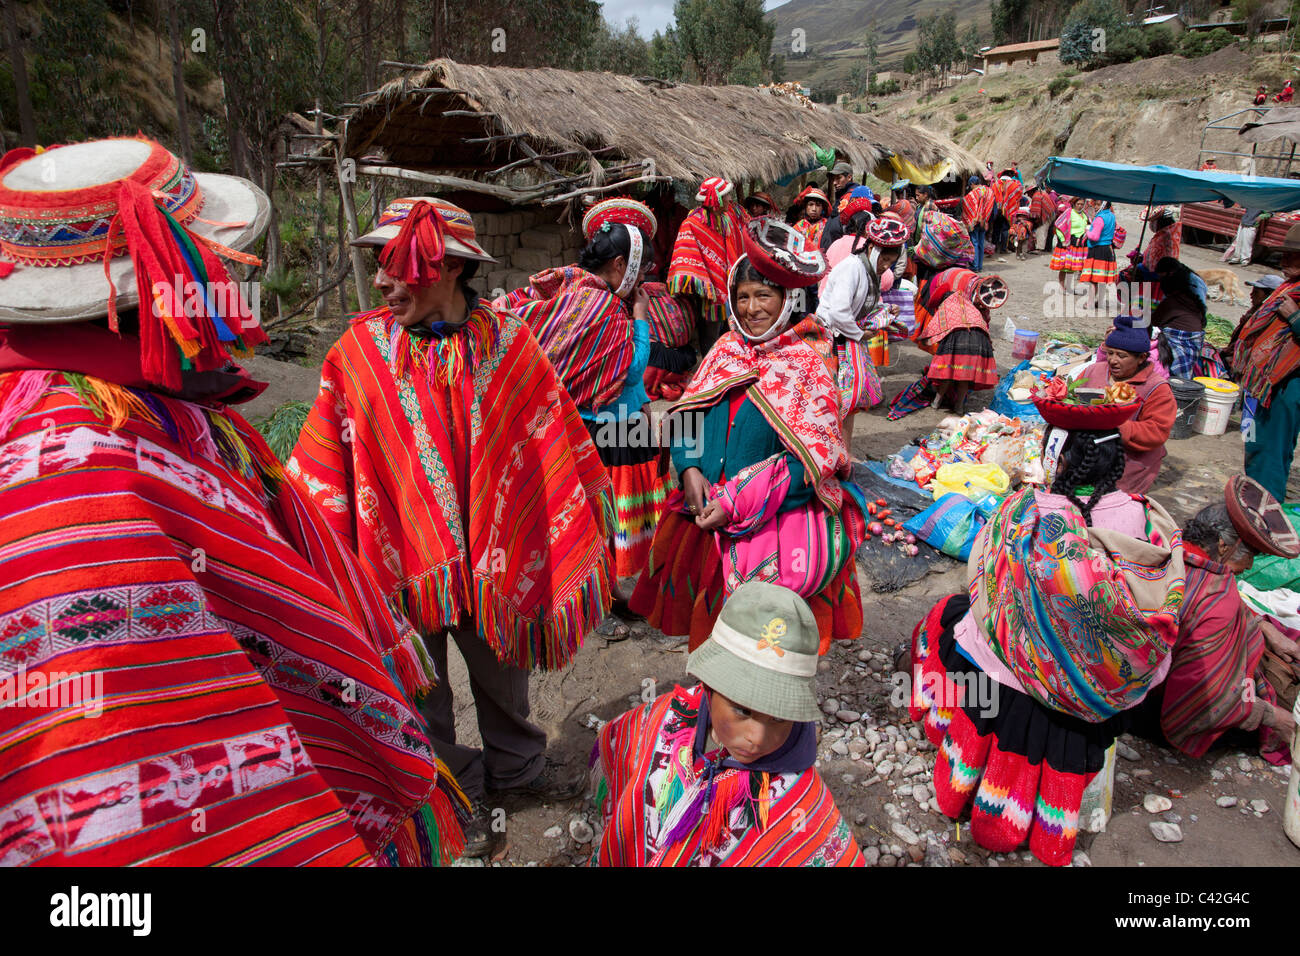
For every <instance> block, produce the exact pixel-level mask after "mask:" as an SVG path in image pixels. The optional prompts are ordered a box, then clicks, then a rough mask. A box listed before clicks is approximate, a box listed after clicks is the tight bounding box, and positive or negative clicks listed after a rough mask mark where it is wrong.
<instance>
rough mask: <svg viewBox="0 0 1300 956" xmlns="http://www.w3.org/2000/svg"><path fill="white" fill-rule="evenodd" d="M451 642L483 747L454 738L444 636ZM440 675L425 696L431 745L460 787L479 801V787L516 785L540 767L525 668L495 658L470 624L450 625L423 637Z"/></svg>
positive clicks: (541, 740) (539, 734) (542, 739)
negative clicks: (462, 665)
mask: <svg viewBox="0 0 1300 956" xmlns="http://www.w3.org/2000/svg"><path fill="white" fill-rule="evenodd" d="M448 635H450V636H451V637H452V638H453V639H454V640H455V642H456V647H457V649H458V650H459V651H460V655H461V657H463V658H464V659H465V666H466V668H467V669H468V670H469V689H470V693H471V694H473V695H474V710H475V713H476V715H477V717H478V731H479V736H480V737H482V738H483V749H482V750H479V749H477V748H475V747H466V746H464V745H463V744H458V743H456V713H455V710H454V704H455V701H454V700H453V697H452V692H451V681H450V678H449V677H448V674H447V638H448ZM424 646H425V647H426V648H427V649H428V651H429V656H430V657H432V658H433V664H434V667H436V668H437V669H438V676H439V678H440V680H439V682H438V686H437V687H435V688H433V690H431V691H430V692H429V695H428V697H426V698H425V701H424V706H423V711H424V717H425V719H426V720H427V721H428V722H429V733H430V735H431V739H432V741H433V750H434V753H436V754H437V755H438V756H439V757H441V758H442V761H443V762H444V763H445V764H446V765H447V769H449V770H450V771H451V772H452V775H453V776H455V778H456V780H457V781H458V782H459V783H460V786H461V789H463V790H464V791H465V794H466V796H468V797H469V798H470V799H471V800H473V801H476V802H477V801H481V800H482V799H483V797H484V793H485V788H486V787H487V786H491V787H493V788H494V789H501V788H506V787H516V786H522V785H523V784H526V783H528V782H529V781H530V780H532V779H533V778H534V777H536V776H537V775H538V774H540V773H541V772H542V768H543V765H544V762H545V756H544V753H545V750H546V734H545V732H544V731H543V730H542V729H541V728H540V727H537V726H536V725H534V724H532V723H530V722H529V720H528V713H529V711H528V671H526V670H523V669H522V668H518V667H510V666H507V665H505V664H502V663H501V662H500V661H498V660H497V656H496V653H495V652H494V651H493V650H492V648H491V647H489V646H488V644H487V642H486V641H485V640H483V639H482V638H481V637H479V636H478V633H477V632H476V631H475V629H474V627H473V626H472V625H471V626H469V627H462V628H456V629H455V630H453V631H442V632H439V633H437V634H433V635H430V636H427V637H425V639H424Z"/></svg>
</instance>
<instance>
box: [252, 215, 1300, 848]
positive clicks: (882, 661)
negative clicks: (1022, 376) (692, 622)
mask: <svg viewBox="0 0 1300 956" xmlns="http://www.w3.org/2000/svg"><path fill="white" fill-rule="evenodd" d="M1119 216H1120V221H1121V223H1122V224H1123V225H1125V226H1126V227H1128V229H1129V231H1130V235H1132V236H1134V237H1136V235H1137V232H1138V231H1139V229H1140V225H1141V224H1140V223H1139V222H1138V221H1137V218H1136V212H1135V211H1134V210H1132V209H1121V210H1119ZM1218 255H1219V254H1218V252H1215V251H1213V250H1207V249H1198V248H1192V247H1186V248H1185V254H1184V259H1185V261H1187V262H1189V263H1190V264H1191V265H1192V266H1193V268H1203V267H1206V266H1211V265H1215V266H1217V265H1219V262H1218ZM1003 259H1006V260H1007V261H1002V259H999V258H998V257H994V258H993V259H992V260H991V261H990V262H989V263H988V266H987V268H988V270H990V271H997V272H999V273H1000V274H1001V275H1003V276H1004V277H1005V278H1006V279H1007V281H1008V282H1009V284H1010V286H1011V290H1012V297H1011V299H1010V301H1009V302H1008V304H1007V306H1006V307H1005V308H1004V309H1003V310H1002V313H1003V314H1009V315H1011V316H1012V317H1013V318H1014V319H1015V320H1016V322H1017V323H1018V324H1021V325H1023V326H1026V327H1028V328H1031V329H1036V330H1039V331H1040V332H1043V333H1050V332H1054V331H1070V332H1076V333H1084V334H1093V335H1098V336H1100V335H1101V334H1102V333H1103V332H1104V330H1105V328H1106V327H1108V323H1107V322H1106V321H1105V320H1104V319H1101V318H1089V319H1069V318H1047V317H1045V316H1044V301H1045V297H1044V290H1043V286H1044V283H1045V282H1052V281H1053V277H1052V275H1051V273H1050V272H1049V270H1048V268H1047V259H1046V257H1042V256H1039V257H1031V258H1030V259H1028V260H1026V261H1024V262H1019V261H1017V260H1016V259H1015V257H1014V256H1009V257H1003ZM1235 271H1237V272H1238V273H1239V274H1240V275H1242V277H1243V278H1248V277H1249V276H1251V275H1255V274H1262V273H1263V272H1264V271H1266V270H1265V269H1264V268H1262V267H1254V266H1252V267H1248V268H1238V269H1236V270H1235ZM1212 310H1213V311H1215V312H1217V313H1218V314H1220V315H1223V316H1224V317H1225V318H1228V319H1231V320H1234V321H1235V320H1236V319H1237V318H1238V317H1239V316H1240V315H1241V313H1242V312H1243V311H1244V308H1243V307H1236V308H1231V307H1228V306H1227V305H1226V304H1224V305H1220V304H1219V303H1216V304H1215V305H1214V306H1213V307H1212ZM1022 317H1023V318H1022ZM1044 337H1046V335H1045V336H1044ZM1010 349H1011V346H1010V343H1009V342H1006V341H1003V340H1001V339H1000V338H996V337H995V350H996V352H997V355H998V361H999V364H1000V366H1001V367H1002V368H1004V369H1005V368H1009V367H1010V366H1011V365H1012V364H1013V362H1012V359H1011V356H1010ZM893 354H894V360H893V362H892V364H891V365H890V366H889V367H888V368H886V369H883V370H882V378H883V380H884V383H885V390H886V394H887V396H888V397H892V396H894V395H895V394H897V393H898V392H899V391H900V390H901V389H903V388H904V387H906V385H907V384H909V383H910V382H911V381H912V380H913V379H914V378H915V377H916V376H917V375H918V374H919V373H920V372H921V371H922V370H923V368H924V367H925V362H926V359H927V357H926V356H925V355H923V354H922V353H921V352H919V351H918V350H917V349H915V348H914V347H912V346H910V345H897V344H896V345H895V346H894V350H893ZM257 371H258V372H259V373H260V374H263V375H265V377H267V378H270V379H271V381H272V387H271V389H270V390H268V393H267V395H266V396H264V397H263V399H262V400H261V402H260V406H261V407H263V408H265V409H266V410H269V409H270V408H273V407H274V406H275V405H276V404H278V403H280V402H283V401H285V400H287V399H290V398H297V399H303V400H310V399H311V398H312V397H313V396H314V393H315V389H316V383H317V374H316V372H315V371H314V370H311V369H304V368H301V367H299V366H293V365H288V366H284V365H282V364H281V363H274V362H270V363H265V367H259V368H258V369H257ZM989 396H991V393H990V392H983V393H976V396H973V397H972V407H973V408H979V407H982V406H983V404H984V403H985V402H987V400H988V397H989ZM940 418H941V414H940V413H939V412H937V411H931V410H928V409H927V410H924V411H921V412H917V413H916V414H914V415H911V416H909V417H907V418H905V419H903V420H901V421H898V422H889V421H887V420H886V418H885V415H884V411H883V410H881V409H877V410H876V411H875V412H873V413H872V414H870V415H859V416H858V419H857V421H856V423H855V435H854V442H853V452H854V455H855V457H857V458H858V459H868V458H876V459H882V458H884V457H885V456H887V455H889V454H892V453H894V452H896V451H897V450H898V449H899V448H900V447H902V446H903V445H905V444H906V443H907V442H909V441H910V440H912V439H914V438H917V437H919V436H922V435H925V434H927V433H928V432H929V431H930V430H931V429H933V427H934V426H935V425H936V424H937V423H938V421H939V419H940ZM1241 455H1242V450H1241V444H1240V439H1239V438H1238V437H1237V434H1236V432H1235V430H1234V429H1230V430H1229V433H1228V434H1227V435H1224V436H1220V437H1207V436H1194V437H1192V438H1189V439H1185V440H1182V441H1171V442H1170V444H1169V457H1168V458H1167V459H1166V461H1165V463H1164V467H1163V469H1162V472H1161V476H1160V479H1159V481H1158V483H1157V484H1156V486H1155V488H1154V489H1153V490H1152V495H1153V497H1156V498H1158V499H1159V500H1160V501H1161V502H1162V503H1164V504H1165V506H1166V507H1167V508H1169V510H1170V511H1171V512H1172V513H1173V514H1174V516H1175V517H1176V518H1178V519H1180V520H1183V519H1186V518H1187V517H1188V516H1190V515H1191V514H1193V513H1195V511H1196V510H1198V509H1199V508H1200V507H1202V506H1203V505H1204V504H1207V503H1209V502H1211V501H1213V500H1215V499H1216V498H1217V497H1218V496H1219V495H1221V494H1222V488H1223V482H1224V480H1225V478H1226V476H1227V475H1228V474H1230V473H1231V472H1233V471H1235V470H1237V469H1239V468H1240V467H1241ZM1293 481H1294V479H1293ZM1289 497H1290V498H1292V499H1293V500H1294V499H1297V498H1300V487H1298V486H1297V485H1295V484H1293V486H1292V493H1291V495H1289ZM859 577H860V580H861V581H862V582H863V603H864V626H863V634H862V637H861V638H860V639H859V640H858V641H855V642H853V643H851V644H848V645H838V646H835V647H833V648H832V649H831V651H830V653H829V654H828V655H827V656H826V658H825V659H824V660H823V661H822V662H821V667H820V673H819V676H818V696H819V698H820V699H821V700H822V701H824V706H825V709H826V711H827V713H826V714H825V716H824V717H823V720H822V741H821V759H820V761H819V768H820V771H821V773H822V774H823V776H824V777H825V779H826V781H827V783H828V784H829V786H830V788H831V790H832V791H833V793H834V794H835V798H836V800H837V802H838V804H839V806H840V808H841V810H842V811H843V812H844V814H845V817H846V818H847V819H848V820H849V821H850V823H851V824H852V825H853V828H854V831H855V833H856V835H857V838H858V840H859V842H860V845H861V846H862V848H863V850H864V852H865V854H866V856H867V859H868V861H869V862H871V863H872V864H873V865H876V866H909V865H914V866H919V865H927V866H947V865H956V866H1011V865H1016V866H1020V865H1034V866H1037V865H1040V864H1038V863H1037V862H1036V861H1033V860H1032V859H1031V858H1030V856H1029V854H1028V852H1027V851H1024V852H1018V853H1015V854H1007V855H1002V854H988V853H986V852H985V851H984V850H982V849H981V848H979V847H978V846H976V845H975V844H974V842H973V841H972V840H971V838H970V835H969V833H968V831H967V829H966V827H965V825H964V824H963V825H962V826H961V827H960V829H959V828H958V827H957V826H956V824H955V823H954V822H953V821H951V820H948V819H947V818H946V817H944V816H943V815H942V814H940V813H939V812H938V811H937V809H936V808H935V807H934V806H933V790H932V787H931V773H932V769H933V766H934V754H933V747H932V746H931V745H930V744H929V742H928V741H925V740H924V739H923V738H922V737H921V736H920V731H919V728H917V727H915V726H914V725H913V724H912V723H911V722H910V721H909V720H908V717H907V713H906V710H905V709H903V708H902V707H901V706H898V705H900V704H901V703H902V702H903V700H904V695H903V693H902V692H901V691H900V690H899V689H898V688H899V687H900V686H901V680H902V678H901V677H895V674H894V668H893V663H892V662H893V652H894V648H895V647H896V646H897V645H898V644H900V643H901V642H904V641H907V640H909V639H910V636H911V633H912V628H913V627H914V626H915V624H916V622H917V621H918V620H920V618H921V616H922V615H923V614H924V613H925V612H926V611H927V610H928V609H929V607H930V606H931V605H932V604H933V602H934V601H935V600H936V599H937V598H939V597H940V596H942V595H945V594H950V593H954V592H956V591H958V590H960V589H962V588H963V587H964V586H965V579H964V568H963V567H962V566H961V565H959V564H958V563H957V562H955V561H951V560H947V559H944V560H943V561H941V562H939V563H937V564H936V565H935V569H934V570H933V571H932V572H931V573H930V574H928V575H927V576H926V577H924V578H922V579H921V580H920V581H918V582H916V583H914V584H912V585H910V586H909V587H906V588H904V589H903V590H901V591H896V592H893V593H887V594H885V593H875V592H873V591H871V590H870V586H869V585H868V584H867V578H866V577H865V575H860V576H859ZM452 657H453V660H452V664H451V674H450V675H449V677H450V680H451V681H452V684H453V686H454V688H455V689H456V694H457V719H458V723H459V726H460V728H461V731H462V734H463V737H464V739H466V740H469V741H476V740H477V737H478V734H477V728H476V727H475V724H474V713H473V705H472V701H471V698H470V695H469V689H468V679H467V675H466V674H465V672H464V669H463V666H462V665H461V663H460V661H459V659H458V658H456V657H455V655H454V654H453V655H452ZM685 664H686V646H685V641H684V640H681V641H679V640H676V639H673V638H667V637H665V636H664V635H662V634H660V633H659V632H657V631H654V630H652V629H650V628H649V627H647V626H645V625H637V626H633V627H632V629H631V634H630V637H629V638H627V639H624V640H621V641H607V640H606V639H604V638H602V637H601V636H600V635H599V634H596V635H592V636H591V637H590V638H589V639H588V640H587V642H586V644H585V646H584V647H583V648H582V650H581V651H580V653H579V654H578V656H577V658H576V659H575V661H574V662H573V663H572V664H571V665H570V666H569V667H568V668H566V669H565V670H563V671H561V672H558V673H548V674H541V675H538V676H537V677H536V678H535V679H534V681H533V684H532V693H531V701H532V706H533V717H534V719H535V720H536V721H537V722H538V723H539V724H540V725H541V726H542V727H544V728H545V729H546V731H547V733H548V735H549V736H550V739H551V741H552V747H553V750H554V753H555V754H556V755H557V756H558V757H559V758H560V759H562V760H563V761H564V762H565V763H566V764H567V765H568V766H571V767H577V766H585V765H586V762H587V759H588V757H589V755H590V752H591V747H592V744H593V743H594V741H595V734H596V729H597V728H598V727H599V726H600V725H601V723H602V722H603V721H607V720H610V719H612V718H614V717H616V716H618V715H619V714H621V713H622V712H623V711H625V710H626V709H628V708H629V707H631V706H634V705H636V704H638V703H640V702H641V701H642V700H643V696H644V697H645V699H648V695H650V694H654V693H658V692H663V691H666V690H669V689H671V687H672V685H673V684H674V683H675V682H685V681H686V680H687V678H686V675H685ZM1256 754H1257V751H1256V749H1255V747H1254V745H1253V741H1252V740H1251V739H1250V738H1249V737H1247V736H1243V737H1242V738H1240V739H1238V740H1235V741H1225V742H1223V745H1222V746H1221V747H1220V748H1218V749H1216V750H1214V751H1212V752H1211V753H1210V754H1209V755H1207V756H1206V757H1205V758H1204V759H1201V760H1192V759H1188V758H1186V757H1183V756H1180V755H1177V754H1174V753H1172V752H1171V751H1170V750H1169V749H1167V748H1164V747H1161V746H1159V745H1156V744H1153V743H1150V742H1148V741H1145V740H1139V739H1133V738H1125V740H1124V746H1123V747H1122V748H1121V749H1120V755H1121V758H1122V759H1120V760H1119V761H1118V764H1119V765H1118V767H1117V770H1118V772H1117V774H1116V785H1115V793H1114V807H1113V811H1114V812H1113V816H1112V817H1111V819H1110V822H1109V823H1108V824H1107V827H1106V830H1105V832H1102V833H1097V834H1091V833H1086V834H1083V835H1081V837H1080V840H1079V843H1078V852H1077V853H1076V855H1075V860H1076V863H1077V864H1079V865H1089V864H1095V865H1112V866H1177V865H1193V864H1201V865H1215V866H1239V865H1248V864H1249V865H1276V866H1286V865H1290V866H1294V865H1296V863H1297V862H1300V850H1297V849H1296V847H1295V846H1294V845H1292V844H1291V843H1290V841H1289V840H1287V838H1286V836H1285V835H1284V834H1283V832H1282V825H1281V813H1282V806H1283V804H1282V801H1283V797H1284V795H1285V787H1286V783H1287V779H1288V776H1289V772H1290V768H1289V767H1288V768H1281V769H1278V768H1272V767H1268V766H1267V765H1265V764H1264V762H1263V761H1262V760H1260V759H1259V757H1258V756H1257V755H1256ZM1147 804H1149V805H1150V809H1147V808H1146V805H1147ZM1166 804H1167V806H1166ZM501 806H502V809H504V810H505V814H506V815H505V819H506V821H507V828H508V833H507V838H508V839H507V845H506V848H505V849H504V851H503V852H502V853H501V854H500V856H499V858H498V860H497V861H495V864H494V865H513V866H528V865H543V866H563V865H572V864H580V863H582V862H584V861H585V860H586V859H587V858H588V857H589V856H590V854H591V852H592V849H593V846H594V842H593V841H596V840H598V837H599V821H598V819H597V818H596V816H595V815H594V814H593V812H592V808H591V806H590V805H589V804H588V803H587V802H586V801H584V800H573V801H570V802H568V803H565V804H557V805H537V804H532V803H529V802H526V801H522V800H513V799H512V800H506V801H503V802H502V804H501ZM1156 831H1159V832H1158V833H1157V832H1156ZM1166 840H1171V841H1173V842H1164V841H1166ZM466 864H467V865H483V864H482V861H466Z"/></svg>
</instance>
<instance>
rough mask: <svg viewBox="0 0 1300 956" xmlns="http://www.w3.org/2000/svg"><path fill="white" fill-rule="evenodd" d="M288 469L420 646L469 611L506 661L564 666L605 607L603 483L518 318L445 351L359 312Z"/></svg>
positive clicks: (441, 343)
mask: <svg viewBox="0 0 1300 956" xmlns="http://www.w3.org/2000/svg"><path fill="white" fill-rule="evenodd" d="M289 471H290V474H291V475H293V476H294V477H295V478H296V479H297V480H298V481H299V482H301V484H302V485H303V486H304V487H305V488H306V490H307V491H308V492H309V493H310V495H311V498H312V500H313V501H314V502H315V503H316V505H317V506H318V507H319V508H320V509H321V510H322V512H323V513H324V514H325V516H326V520H327V521H328V522H329V524H330V526H331V527H332V528H333V529H334V530H335V531H336V532H337V533H338V534H339V535H340V536H341V537H342V538H343V540H344V541H345V542H347V543H348V544H349V545H350V546H351V547H353V548H355V549H356V551H357V553H358V554H359V555H360V557H361V560H362V563H363V564H364V565H365V567H366V568H367V570H368V571H370V573H372V574H373V575H374V576H375V578H376V580H377V581H378V582H379V584H380V586H381V587H382V588H383V590H384V593H385V594H386V595H388V596H389V597H390V598H391V599H393V600H395V601H397V603H398V604H399V606H400V607H401V608H402V609H403V611H404V612H405V613H406V615H407V616H408V617H409V618H410V620H411V622H412V623H413V624H415V626H416V627H417V628H418V629H419V630H420V631H421V632H422V633H426V634H427V633H429V632H431V631H434V630H437V629H440V628H445V627H454V626H457V624H458V623H459V622H460V620H461V617H462V615H469V616H470V617H472V618H473V621H474V624H475V625H476V627H477V630H478V633H479V635H480V636H481V637H482V638H483V639H484V640H486V641H487V642H488V643H489V644H490V645H491V646H492V649H493V650H494V651H495V652H496V654H497V656H498V657H499V658H500V659H501V660H502V661H503V662H505V663H509V664H513V665H515V666H518V667H524V668H533V667H541V668H555V667H563V666H564V665H565V664H566V663H567V662H568V661H569V659H570V658H571V657H572V656H573V654H574V653H575V652H576V650H577V648H578V646H579V645H580V644H581V641H582V638H583V637H584V636H585V635H586V634H587V633H588V632H590V631H591V630H592V629H593V628H594V627H595V626H596V625H597V624H599V623H600V621H601V619H602V618H603V616H604V612H605V609H606V608H607V607H608V606H609V601H610V596H609V574H610V566H609V554H608V547H607V545H606V542H605V537H606V533H607V529H606V524H605V514H606V509H607V508H609V507H610V504H609V501H608V497H609V494H610V481H609V475H608V473H607V472H606V471H605V468H604V466H603V465H602V464H601V463H600V458H599V457H598V456H597V454H596V448H595V446H594V445H593V444H592V442H591V438H590V436H589V435H588V434H587V430H586V428H585V427H584V426H583V424H582V420H581V419H580V418H579V417H578V411H577V409H576V408H575V407H574V405H573V402H572V400H571V399H570V398H569V397H568V395H567V394H566V393H565V391H564V386H563V384H562V383H561V382H560V381H559V379H558V378H557V376H556V374H555V370H554V368H553V367H552V366H551V364H550V362H548V361H547V360H546V356H545V355H544V354H543V353H542V351H541V349H540V348H539V347H538V345H537V340H536V339H534V338H533V336H532V335H531V334H529V332H528V328H527V326H526V325H524V323H523V322H521V321H520V320H519V319H518V318H516V317H515V316H513V315H511V314H510V313H507V312H497V311H495V310H493V309H492V308H490V307H488V306H487V305H485V304H483V303H479V304H478V305H476V306H475V308H474V309H473V310H472V311H471V313H470V315H469V318H468V320H467V321H466V323H465V325H464V326H463V327H461V328H460V329H459V330H457V331H455V332H453V333H452V334H450V335H447V336H446V337H444V338H440V339H435V338H424V337H417V336H416V335H414V334H412V333H411V332H410V331H408V330H406V329H403V328H401V327H400V326H398V325H397V324H396V322H395V321H394V319H393V317H392V314H391V313H390V312H388V310H387V309H379V310H376V311H373V312H368V313H363V314H361V315H359V316H357V317H356V318H355V319H354V320H353V323H352V325H351V327H350V328H349V329H348V330H347V331H346V332H345V333H344V334H343V337H342V338H340V339H339V341H338V343H337V344H336V345H335V346H334V348H333V349H331V350H330V353H329V355H328V356H327V357H326V359H325V366H324V368H323V369H322V373H321V391H320V394H319V396H318V397H317V399H316V404H315V406H314V407H313V408H312V411H311V414H310V415H309V416H308V419H307V423H306V425H305V426H304V428H303V431H302V435H301V437H300V438H299V441H298V447H297V448H296V449H295V450H294V454H293V458H292V459H291V460H290V463H289Z"/></svg>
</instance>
